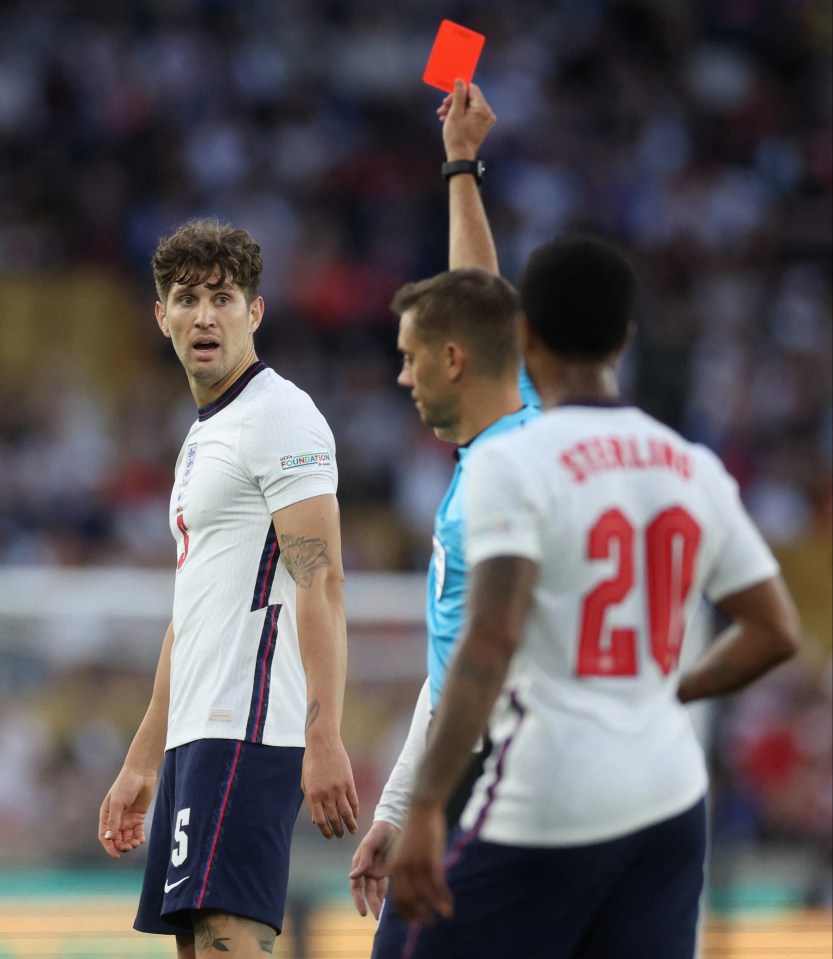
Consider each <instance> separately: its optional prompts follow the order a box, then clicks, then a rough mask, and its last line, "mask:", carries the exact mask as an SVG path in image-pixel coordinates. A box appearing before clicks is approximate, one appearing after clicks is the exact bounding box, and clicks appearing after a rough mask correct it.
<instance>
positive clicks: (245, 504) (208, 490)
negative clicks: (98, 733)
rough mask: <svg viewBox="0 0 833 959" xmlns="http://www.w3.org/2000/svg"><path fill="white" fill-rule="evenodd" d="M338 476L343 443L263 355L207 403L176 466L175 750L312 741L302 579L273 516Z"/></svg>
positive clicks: (171, 735) (171, 728)
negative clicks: (227, 742)
mask: <svg viewBox="0 0 833 959" xmlns="http://www.w3.org/2000/svg"><path fill="white" fill-rule="evenodd" d="M336 484H337V472H336V462H335V443H334V441H333V435H332V432H331V431H330V428H329V426H328V425H327V423H326V421H325V420H324V417H323V416H322V415H321V413H320V412H319V411H318V410H317V409H316V407H315V405H314V404H313V402H312V400H311V399H310V398H309V396H308V395H307V394H306V393H304V392H303V391H302V390H300V389H298V387H296V386H295V385H293V384H292V383H290V382H289V381H288V380H285V379H284V378H283V377H281V376H279V375H278V374H277V373H276V372H275V371H274V370H271V369H269V368H268V367H266V366H265V365H264V364H263V363H262V362H258V363H256V364H254V365H253V366H251V367H250V368H249V370H248V371H247V372H246V373H244V374H243V376H242V377H241V378H240V379H239V380H238V381H237V382H236V383H235V384H234V385H233V386H232V387H230V389H229V390H228V391H226V393H224V394H223V396H221V397H220V398H219V399H218V400H217V401H216V402H214V403H212V404H211V406H209V407H206V408H205V409H201V410H200V411H199V419H198V420H197V422H196V423H194V425H193V426H192V427H191V430H190V431H189V433H188V436H187V438H186V440H185V443H184V445H183V447H182V451H181V452H180V454H179V458H178V460H177V464H176V474H175V482H174V488H173V492H172V495H171V507H170V523H171V531H172V533H173V535H174V538H175V540H176V544H177V573H176V586H175V591H174V610H173V629H174V644H173V649H172V652H171V698H170V709H169V718H168V736H167V743H166V748H167V749H170V748H172V747H174V746H178V745H181V744H182V743H187V742H191V741H193V740H196V739H241V740H246V741H248V742H261V743H266V744H268V745H276V746H303V745H304V723H305V718H306V705H307V704H306V679H305V675H304V670H303V665H302V662H301V656H300V651H299V646H298V630H297V622H296V615H295V589H296V587H295V582H294V580H293V579H292V577H291V576H290V575H289V573H288V571H287V570H286V567H285V566H284V564H283V561H282V560H281V558H280V549H279V548H278V543H277V537H276V535H275V529H274V526H273V524H272V513H273V512H275V510H279V509H282V508H284V507H286V506H290V505H291V504H293V503H297V502H299V501H301V500H304V499H308V498H309V497H312V496H319V495H321V494H334V493H335V491H336Z"/></svg>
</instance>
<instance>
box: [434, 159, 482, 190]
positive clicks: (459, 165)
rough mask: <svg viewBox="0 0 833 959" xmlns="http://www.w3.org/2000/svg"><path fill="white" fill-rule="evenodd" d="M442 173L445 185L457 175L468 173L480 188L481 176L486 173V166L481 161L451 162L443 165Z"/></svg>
mask: <svg viewBox="0 0 833 959" xmlns="http://www.w3.org/2000/svg"><path fill="white" fill-rule="evenodd" d="M442 171H443V176H444V177H445V180H446V183H447V182H448V181H449V180H450V179H451V178H452V177H453V176H457V174H458V173H470V174H471V175H472V176H473V177H474V180H475V182H476V183H477V185H478V186H480V184H481V183H482V182H483V174H484V173H485V172H486V164H485V163H484V162H483V161H482V160H451V161H450V162H449V161H447V162H445V163H443V165H442Z"/></svg>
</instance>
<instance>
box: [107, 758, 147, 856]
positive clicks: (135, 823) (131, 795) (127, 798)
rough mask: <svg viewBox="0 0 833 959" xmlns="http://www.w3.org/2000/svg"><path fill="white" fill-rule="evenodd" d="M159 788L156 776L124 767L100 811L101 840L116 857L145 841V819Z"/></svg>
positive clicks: (109, 854) (108, 851)
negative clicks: (155, 792) (157, 787)
mask: <svg viewBox="0 0 833 959" xmlns="http://www.w3.org/2000/svg"><path fill="white" fill-rule="evenodd" d="M155 789H156V776H155V775H142V774H141V773H137V772H132V771H130V770H127V769H122V771H121V772H120V773H119V775H118V776H117V777H116V781H115V782H114V783H113V785H112V786H111V787H110V791H109V792H108V793H107V795H106V796H105V797H104V802H102V804H101V808H100V809H99V813H98V841H99V842H100V843H101V845H102V846H103V847H104V851H105V852H106V853H107V855H108V856H111V857H112V858H113V859H119V858H120V857H121V854H122V853H123V852H131V851H132V850H133V849H137V848H138V847H139V846H141V845H142V843H144V841H145V819H146V818H147V811H148V808H149V807H150V803H151V800H152V799H153V794H154V791H155Z"/></svg>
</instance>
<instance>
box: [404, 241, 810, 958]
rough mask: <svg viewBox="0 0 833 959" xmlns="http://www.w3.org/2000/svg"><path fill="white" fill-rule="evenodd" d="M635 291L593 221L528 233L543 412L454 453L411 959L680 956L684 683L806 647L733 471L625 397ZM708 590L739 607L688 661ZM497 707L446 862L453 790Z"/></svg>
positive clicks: (703, 783)
mask: <svg viewBox="0 0 833 959" xmlns="http://www.w3.org/2000/svg"><path fill="white" fill-rule="evenodd" d="M634 287H635V278H634V274H633V271H632V269H631V267H630V265H629V263H628V262H627V261H626V259H625V258H624V257H623V256H622V255H621V254H620V253H619V251H618V250H617V249H616V248H614V247H612V246H610V245H607V244H605V243H602V242H601V241H599V240H597V239H594V238H587V237H573V238H570V237H567V238H561V239H557V240H554V241H552V242H550V243H548V244H546V245H544V246H543V247H541V248H539V249H538V250H537V251H536V252H535V253H534V255H533V256H532V258H531V260H530V262H529V264H528V266H527V267H526V269H525V271H524V274H523V277H522V279H521V283H520V292H521V299H522V302H523V307H524V312H525V317H526V320H525V330H526V348H525V357H526V364H527V367H528V370H529V373H530V376H531V377H532V381H533V383H534V384H535V386H536V387H537V389H538V392H539V394H540V396H541V400H542V404H543V407H544V411H545V412H544V413H543V415H542V416H541V417H540V418H539V419H538V420H537V421H536V422H535V423H531V424H529V425H528V426H527V427H526V428H525V429H523V430H516V431H514V432H512V433H507V434H506V435H505V436H499V437H496V438H495V439H492V440H490V441H489V442H487V443H484V444H482V445H481V446H480V447H479V448H478V449H477V450H475V451H474V452H473V453H472V455H471V457H470V458H469V462H468V464H467V477H466V484H465V490H464V503H465V510H466V538H465V553H466V559H467V562H468V563H469V564H470V567H471V574H470V589H469V597H470V599H469V609H468V616H467V626H466V629H465V633H464V636H463V638H462V641H461V643H460V645H459V646H458V650H457V654H456V656H455V658H454V660H453V662H452V664H451V665H450V667H449V672H448V676H447V678H446V683H445V686H444V689H443V693H442V696H441V698H440V703H439V707H438V709H437V711H436V713H435V716H434V719H433V723H432V729H431V735H430V737H429V743H428V748H427V751H426V753H425V756H424V759H423V761H422V764H421V766H420V769H419V772H418V775H417V781H416V784H415V786H414V788H413V792H412V795H411V801H410V809H409V813H408V816H407V819H406V822H405V825H404V827H403V829H402V832H401V835H400V837H399V843H398V846H397V851H396V852H395V854H394V863H393V868H392V873H391V889H392V893H393V896H394V897H395V898H396V900H397V902H398V904H399V906H400V909H401V911H402V913H403V915H404V916H405V917H406V918H407V919H409V920H414V921H415V923H414V925H413V927H412V930H411V933H410V934H409V942H408V945H407V947H406V950H405V952H404V955H405V956H408V957H411V959H428V957H430V959H459V957H460V956H464V955H466V956H477V957H478V959H505V957H506V956H511V955H519V954H522V955H523V956H524V957H525V959H544V957H546V959H549V957H552V956H558V957H560V959H590V957H594V959H601V957H604V959H632V957H634V956H638V957H640V959H691V957H692V956H693V955H694V951H695V940H696V928H697V920H698V900H699V897H700V892H701V888H702V882H703V863H704V855H705V847H706V823H705V800H704V796H705V794H706V789H707V777H706V766H705V762H704V757H703V754H702V751H701V748H700V746H699V743H698V741H697V738H696V736H695V734H694V732H693V729H692V725H691V722H690V720H689V716H688V715H687V712H686V710H685V708H684V706H683V703H686V702H690V701H692V700H696V699H700V698H702V697H707V696H715V695H719V694H723V693H730V692H732V691H734V690H737V689H740V688H742V687H743V686H745V685H746V684H747V683H750V682H752V681H753V680H754V679H756V678H757V677H759V676H761V675H763V674H764V673H765V672H767V671H768V670H769V669H771V668H772V667H774V666H775V665H776V664H778V663H780V662H782V661H783V660H785V659H786V658H788V657H789V656H791V655H793V653H794V652H795V650H796V648H797V642H798V639H797V636H798V623H797V616H796V612H795V609H794V606H793V604H792V601H791V599H790V598H789V595H788V593H787V590H786V588H785V586H784V583H783V581H782V580H781V578H780V575H779V570H778V566H777V564H776V561H775V559H774V558H773V556H772V554H771V552H770V550H769V549H768V547H767V546H766V545H765V543H764V541H763V539H762V538H761V536H760V534H759V533H758V531H757V530H756V529H755V527H754V526H753V524H752V522H751V520H750V518H749V516H748V515H747V513H746V512H745V510H744V508H743V506H742V505H741V502H740V498H739V495H738V490H737V487H736V484H735V483H734V481H733V480H732V479H731V478H730V476H729V475H728V474H727V472H726V471H725V469H724V467H723V466H722V465H721V463H720V462H719V460H718V459H717V458H716V457H715V456H714V455H713V454H712V453H711V452H710V451H709V450H707V449H706V448H704V447H702V446H698V445H694V444H691V443H688V442H687V441H685V440H684V439H683V438H682V437H681V436H679V435H678V434H677V433H675V432H674V431H672V430H671V429H669V428H667V427H665V426H664V425H663V424H661V423H659V422H658V421H657V420H655V419H653V418H651V417H650V416H648V415H646V414H645V413H643V412H641V411H640V410H638V409H636V408H634V407H633V406H630V405H628V404H627V403H624V402H623V401H622V399H621V398H620V396H619V392H618V388H617V381H616V368H617V360H618V358H619V356H620V354H621V351H622V349H623V347H624V346H625V343H626V341H627V338H628V333H629V324H630V316H631V307H632V302H633V298H634ZM701 595H705V596H706V597H707V598H708V599H709V600H710V601H711V602H712V603H714V604H716V606H717V607H718V608H719V609H720V610H721V612H722V613H723V614H724V615H725V617H726V618H727V619H728V621H729V623H730V625H729V626H728V627H727V628H726V629H725V630H723V631H722V632H721V633H720V635H719V636H718V637H716V639H715V641H714V643H713V644H711V645H710V646H709V647H708V648H707V649H706V651H705V652H704V653H703V654H702V656H701V657H700V659H699V660H698V661H697V662H696V663H695V664H694V666H693V667H692V668H691V670H690V671H688V672H687V673H686V674H685V675H683V676H681V675H680V670H679V655H680V647H681V644H682V642H683V637H684V635H685V632H686V628H687V626H688V624H689V623H690V621H691V619H692V616H693V613H694V609H695V606H696V604H697V603H698V601H699V600H700V597H701ZM487 724H488V730H489V735H490V737H491V739H492V743H493V747H492V752H491V755H490V757H489V759H488V760H487V763H486V768H485V770H484V773H483V775H482V776H481V778H480V779H479V780H478V782H477V784H476V785H475V788H474V793H473V796H472V799H471V800H470V802H469V804H468V805H467V807H466V809H465V812H464V813H463V817H462V826H463V828H464V830H465V832H464V833H463V836H462V839H461V840H460V841H459V842H458V843H457V844H455V847H454V849H453V850H452V851H451V853H450V854H449V856H448V858H447V860H446V872H445V874H444V872H443V865H442V859H443V855H444V850H445V842H446V826H445V821H444V818H443V809H444V806H445V803H446V802H447V800H448V797H449V796H450V795H451V792H452V790H453V788H454V786H455V785H456V783H457V781H458V780H459V777H460V775H461V774H462V771H463V770H464V769H465V767H466V764H467V762H468V756H469V753H470V751H471V749H472V746H473V744H474V743H475V742H476V741H477V739H478V737H480V736H481V735H482V734H483V732H484V730H485V729H486V727H487Z"/></svg>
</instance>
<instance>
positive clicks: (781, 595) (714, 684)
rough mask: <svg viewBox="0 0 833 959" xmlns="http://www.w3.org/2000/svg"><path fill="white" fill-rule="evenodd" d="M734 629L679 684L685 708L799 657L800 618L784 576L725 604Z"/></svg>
mask: <svg viewBox="0 0 833 959" xmlns="http://www.w3.org/2000/svg"><path fill="white" fill-rule="evenodd" d="M717 606H718V609H719V610H720V611H721V612H722V613H723V614H724V615H725V616H726V617H728V619H729V620H730V621H731V622H730V625H729V626H728V627H727V628H726V629H725V630H723V632H722V633H721V634H720V635H719V636H718V637H717V638H716V639H715V641H714V642H713V643H712V644H711V645H710V646H709V647H708V648H707V649H706V650H705V651H704V653H703V654H702V656H701V657H700V658H699V659H698V660H697V662H696V663H695V664H694V665H693V666H692V668H691V669H690V670H689V671H688V672H687V673H686V674H685V675H684V676H683V677H682V678H681V680H680V685H679V687H678V692H677V695H678V696H679V698H680V700H681V701H682V702H684V703H687V702H691V701H692V700H696V699H703V698H704V697H707V696H719V695H723V694H726V693H733V692H736V691H737V690H739V689H742V688H743V687H744V686H747V685H748V684H749V683H751V682H752V681H753V680H755V679H758V677H760V676H763V675H764V673H767V672H769V670H771V669H773V668H774V667H776V666H777V665H778V664H779V663H782V662H784V661H785V660H787V659H789V658H790V657H791V656H794V655H795V653H796V652H797V651H798V643H799V631H800V627H799V620H798V612H797V610H796V608H795V605H794V603H793V601H792V598H791V597H790V594H789V592H788V591H787V587H786V585H785V584H784V581H783V579H782V578H781V577H780V576H775V577H773V578H772V579H768V580H766V581H764V582H763V583H758V584H757V585H755V586H751V587H750V588H749V589H744V590H741V591H740V592H739V593H734V594H733V595H731V596H727V597H726V598H725V599H723V600H721V601H720V602H719V603H718V604H717Z"/></svg>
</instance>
